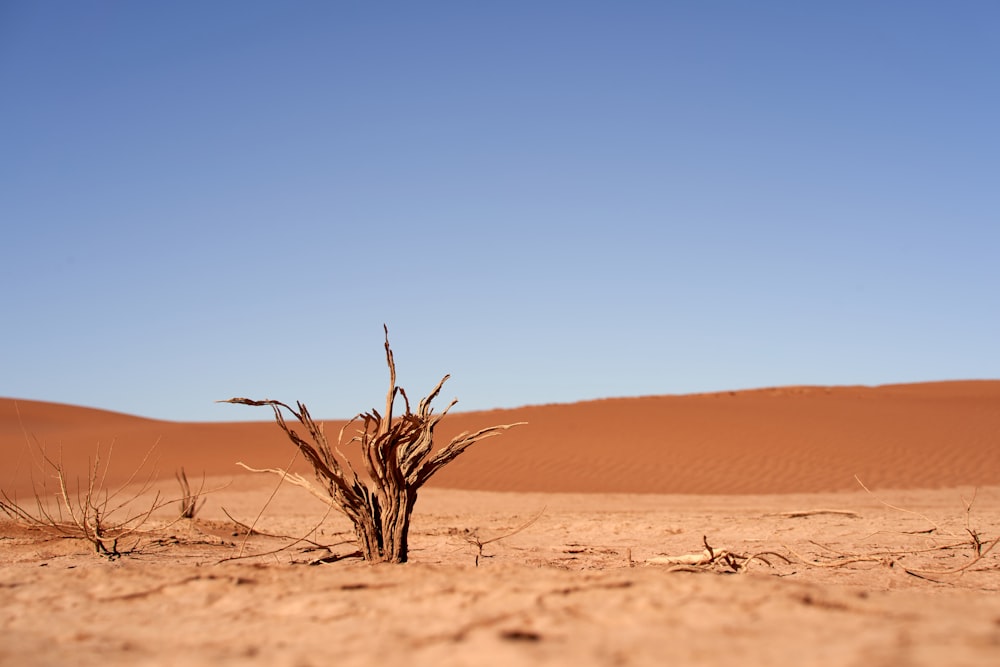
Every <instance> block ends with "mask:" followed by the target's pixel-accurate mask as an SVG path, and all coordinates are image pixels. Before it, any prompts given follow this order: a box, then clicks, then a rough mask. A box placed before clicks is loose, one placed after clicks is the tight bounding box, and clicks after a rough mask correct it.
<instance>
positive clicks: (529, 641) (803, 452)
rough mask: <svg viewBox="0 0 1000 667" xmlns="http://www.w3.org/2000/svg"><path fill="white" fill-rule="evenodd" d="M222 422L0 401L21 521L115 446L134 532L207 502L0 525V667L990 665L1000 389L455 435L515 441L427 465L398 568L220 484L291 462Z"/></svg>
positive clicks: (256, 431) (111, 478)
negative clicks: (121, 515)
mask: <svg viewBox="0 0 1000 667" xmlns="http://www.w3.org/2000/svg"><path fill="white" fill-rule="evenodd" d="M311 407H312V409H313V412H314V413H319V412H320V410H319V407H320V406H311ZM358 407H359V408H363V407H367V406H358ZM220 409H226V410H230V411H232V413H233V419H234V420H235V419H257V420H260V421H254V422H249V421H246V422H237V421H234V422H232V423H206V424H198V423H175V422H166V421H157V420H151V419H143V418H139V417H132V416H128V415H121V414H117V413H111V412H105V411H100V410H94V409H89V408H80V407H73V406H65V405H58V404H51V403H40V402H34V401H23V400H17V401H15V400H14V399H0V447H2V451H3V459H2V461H3V464H2V466H0V488H2V489H3V490H4V491H5V492H7V493H8V495H10V496H14V497H16V499H17V501H18V502H19V503H20V504H22V505H24V506H25V507H27V508H29V509H30V508H33V507H34V492H35V491H38V490H40V491H41V492H42V493H46V492H51V491H53V490H54V489H53V486H52V480H51V479H48V478H47V476H46V473H45V471H44V470H43V469H41V468H39V467H38V462H39V454H38V452H39V450H40V448H44V450H45V452H46V453H47V454H48V455H50V456H51V457H53V458H56V457H57V456H58V457H61V460H62V462H63V465H64V467H65V469H66V470H69V471H78V474H79V475H80V476H83V477H85V476H86V467H87V461H88V458H92V457H93V456H94V454H95V451H96V449H97V446H98V444H99V443H100V445H101V447H102V452H103V455H104V457H105V460H108V459H107V448H108V446H109V445H111V443H112V442H113V443H114V447H113V452H112V454H111V458H110V461H111V464H110V466H109V468H108V471H107V476H106V478H104V479H103V482H104V485H105V486H106V487H107V488H109V489H117V488H119V487H120V486H121V485H123V484H125V483H126V482H127V481H128V478H129V476H130V474H131V473H132V472H133V471H134V470H135V469H136V468H137V467H138V466H139V465H140V464H141V463H142V460H143V458H144V457H145V455H146V454H147V453H149V452H150V449H151V448H153V446H154V444H155V448H153V449H152V456H151V457H150V460H149V461H148V462H147V464H146V466H145V467H144V468H143V472H142V474H141V475H140V477H139V478H140V479H144V478H145V475H146V474H147V472H148V474H149V475H151V476H152V477H153V479H154V481H153V488H152V489H150V491H149V492H148V493H146V494H144V495H142V496H141V497H139V498H136V499H135V500H134V501H133V502H132V503H131V504H130V507H129V508H128V509H129V510H130V511H132V513H133V514H135V513H137V512H139V511H141V510H142V509H143V508H144V507H147V506H148V505H149V503H150V502H152V497H153V496H152V495H151V494H152V493H153V492H156V491H159V492H160V493H161V499H164V498H165V499H172V498H175V497H177V496H178V494H179V490H178V485H177V482H176V481H175V480H174V479H173V474H174V471H175V470H177V469H179V468H180V467H182V466H183V467H184V468H185V470H186V471H187V474H188V476H189V477H190V478H191V479H192V481H193V482H195V483H196V485H198V484H201V480H202V475H204V476H205V477H204V480H205V481H204V485H205V489H207V490H208V492H207V493H205V494H204V505H203V506H202V507H201V509H200V511H199V512H198V514H197V516H196V518H195V519H184V520H178V519H176V513H177V506H176V505H166V506H164V507H162V508H161V509H159V510H158V511H157V512H155V513H154V515H153V516H152V517H151V518H150V519H149V521H147V522H146V523H145V524H144V525H143V529H144V530H143V532H142V533H140V534H137V535H136V536H135V538H134V540H130V541H128V543H127V544H123V545H122V549H123V551H124V550H127V549H133V550H132V552H131V553H128V554H127V555H123V556H122V557H120V558H115V559H109V558H106V557H102V556H99V555H97V554H96V553H95V552H94V550H93V547H92V546H91V545H90V544H89V543H87V542H86V541H83V540H75V539H65V538H60V537H57V536H53V535H51V534H49V533H46V532H44V531H38V530H32V529H30V528H28V527H26V526H24V525H21V524H19V523H18V522H15V521H12V520H6V518H5V517H3V516H2V515H0V519H5V520H3V521H2V523H0V601H2V605H0V624H2V627H3V629H4V638H5V640H4V642H3V643H2V644H0V664H11V665H51V664H74V665H109V664H139V665H174V664H176V665H181V664H183V665H237V664H239V665H244V664H247V665H294V666H300V665H301V666H304V665H320V664H329V663H331V662H336V663H337V664H342V665H367V664H390V665H391V664H416V665H508V664H559V665H563V664H565V665H570V664H572V665H578V664H579V665H663V664H692V665H724V664H725V665H729V664H732V663H738V664H741V665H781V664H795V665H862V664H864V665H876V666H878V665H980V666H981V665H990V664H1000V595H998V592H1000V546H997V547H996V548H993V547H994V546H995V545H996V544H997V542H996V540H997V539H998V538H1000V381H968V382H945V383H927V384H914V385H894V386H883V387H830V388H827V387H784V388H774V389H763V390H756V391H740V392H726V393H719V394H703V395H692V396H662V397H643V398H629V399H608V400H601V401H592V402H584V403H576V404H570V405H545V406H532V407H525V408H518V409H514V410H495V411H489V412H469V413H456V414H453V415H449V416H448V417H446V418H445V420H444V421H443V422H442V424H441V427H440V429H439V434H438V435H439V437H438V439H439V441H440V442H442V443H443V442H446V441H447V438H448V437H449V436H451V435H453V434H455V433H457V432H459V431H462V430H468V429H477V428H480V427H483V426H489V425H493V424H500V423H512V422H521V421H524V422H528V424H527V425H525V426H520V427H517V428H515V429H513V430H511V431H509V432H507V433H506V434H504V435H502V436H500V437H498V438H495V439H490V440H486V441H484V442H481V443H479V444H477V445H476V446H474V447H473V448H472V449H471V450H469V451H468V452H466V453H465V454H464V455H463V456H462V457H460V458H459V459H458V460H456V461H455V462H454V463H453V464H451V465H450V466H448V467H446V468H444V469H443V471H442V472H441V473H440V474H439V475H438V476H437V477H436V478H434V479H433V480H432V481H431V482H430V484H429V485H428V486H427V487H426V488H424V489H423V490H422V491H421V494H420V499H419V501H418V503H417V505H416V510H415V512H414V518H413V526H412V531H411V553H410V562H409V563H407V564H405V565H378V566H372V565H367V564H365V563H363V562H360V561H359V560H357V559H356V558H351V557H350V554H351V553H352V551H353V546H352V544H351V538H352V535H351V532H350V524H349V522H348V521H347V520H346V519H345V518H344V517H343V516H341V515H339V514H337V513H336V512H327V510H326V508H325V506H324V505H323V504H322V503H321V502H320V501H318V500H317V499H315V498H313V497H312V496H309V495H308V494H306V493H305V492H304V491H302V490H301V489H297V488H294V487H290V486H288V485H285V486H281V487H279V486H278V485H277V479H276V478H275V477H273V476H271V475H255V474H251V473H247V472H245V471H243V470H242V469H240V468H238V467H237V466H236V465H235V462H236V461H244V462H246V463H247V464H249V465H252V466H254V467H261V468H262V467H276V466H285V465H287V464H288V463H289V461H290V460H291V459H292V455H293V448H292V446H291V445H290V444H289V443H288V442H287V441H286V440H285V439H284V437H283V435H282V434H281V433H280V431H279V430H278V429H277V427H276V426H275V425H274V424H273V423H271V422H270V421H267V420H268V418H269V412H268V411H267V410H265V409H263V408H258V409H256V410H258V411H255V410H254V409H252V408H246V407H242V406H220ZM342 424H343V422H342V421H337V420H331V421H330V422H328V423H327V425H326V428H327V432H328V433H331V432H332V433H336V431H337V430H338V429H339V428H340V426H341V425H342ZM858 480H861V481H863V483H864V484H865V485H866V486H867V488H868V490H865V489H864V488H862V487H861V485H860V483H859V481H858ZM74 482H75V480H74ZM43 484H44V488H43ZM131 488H135V485H133V486H132V487H129V489H131ZM123 497H125V498H128V497H130V496H129V495H127V494H126V495H125V496H123ZM237 522H239V523H237ZM241 524H242V525H245V524H253V525H254V527H255V533H256V534H254V535H249V536H248V535H246V530H245V528H244V527H243V526H242V525H241ZM526 524H527V525H526ZM518 529H520V530H518ZM302 537H307V538H308V539H307V540H305V541H296V539H295V538H302ZM706 544H707V545H708V546H710V547H711V548H712V550H713V551H712V552H711V555H714V556H715V559H714V560H713V562H711V563H708V564H705V563H701V564H698V563H697V561H698V559H699V558H700V559H702V560H705V559H707V556H706V555H705V553H704V551H705V546H706ZM721 552H726V553H728V554H729V557H728V560H727V559H726V557H725V556H723V555H720V554H721ZM685 563H686V564H685Z"/></svg>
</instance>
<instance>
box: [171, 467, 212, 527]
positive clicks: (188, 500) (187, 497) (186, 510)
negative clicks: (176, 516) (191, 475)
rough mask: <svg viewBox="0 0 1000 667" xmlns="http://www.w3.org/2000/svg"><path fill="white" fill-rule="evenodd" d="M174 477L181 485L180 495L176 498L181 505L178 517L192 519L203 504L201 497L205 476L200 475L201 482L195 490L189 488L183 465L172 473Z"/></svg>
mask: <svg viewBox="0 0 1000 667" xmlns="http://www.w3.org/2000/svg"><path fill="white" fill-rule="evenodd" d="M174 477H176V478H177V483H178V484H180V486H181V497H180V499H179V500H178V502H179V503H180V506H181V511H180V518H182V519H193V518H194V517H195V515H196V514H198V510H200V509H201V507H202V505H204V504H205V499H204V498H202V497H201V496H202V493H203V492H204V490H205V476H204V475H202V476H201V484H200V485H199V486H198V489H197V490H196V491H192V490H191V484H190V483H189V482H188V478H187V474H185V472H184V468H183V467H181V469H180V470H178V471H177V472H176V473H174Z"/></svg>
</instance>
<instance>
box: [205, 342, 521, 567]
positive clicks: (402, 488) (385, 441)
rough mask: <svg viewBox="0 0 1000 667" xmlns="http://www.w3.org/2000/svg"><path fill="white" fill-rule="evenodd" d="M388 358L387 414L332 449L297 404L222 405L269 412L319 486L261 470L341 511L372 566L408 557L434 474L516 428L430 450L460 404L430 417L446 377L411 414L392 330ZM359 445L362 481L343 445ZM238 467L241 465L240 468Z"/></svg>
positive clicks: (359, 421)
mask: <svg viewBox="0 0 1000 667" xmlns="http://www.w3.org/2000/svg"><path fill="white" fill-rule="evenodd" d="M384 329H385V355H386V363H387V364H388V366H389V391H388V393H387V395H386V401H385V411H384V413H379V412H378V410H375V409H373V410H371V411H370V412H365V413H362V414H359V415H357V416H355V417H354V418H353V419H351V421H350V422H348V424H346V425H345V426H344V428H343V429H341V431H340V434H339V436H338V438H337V444H336V445H334V446H331V445H330V443H329V441H328V440H327V438H326V434H325V433H324V430H323V425H322V424H320V423H317V422H316V421H315V420H313V418H312V416H311V415H310V414H309V411H308V409H306V406H305V404H303V403H300V402H296V407H295V408H292V407H290V406H288V405H287V404H285V403H282V402H281V401H274V400H269V399H265V400H251V399H248V398H230V399H228V400H226V401H222V402H224V403H237V404H241V405H252V406H264V405H266V406H269V407H270V408H271V409H272V410H273V411H274V419H275V421H276V422H277V424H278V426H279V427H280V428H281V430H283V431H284V432H285V435H286V436H287V437H288V439H289V440H291V442H292V443H293V444H294V445H295V446H296V447H297V448H298V451H299V452H301V453H302V454H303V455H304V456H305V458H306V460H307V461H308V462H309V464H310V465H311V466H312V468H313V471H314V473H315V476H316V479H317V480H318V482H319V483H320V485H321V486H317V485H315V484H313V483H312V482H311V481H309V480H308V479H306V478H304V477H303V476H301V475H298V474H295V473H292V472H289V471H288V470H284V469H268V470H266V471H260V470H255V469H253V468H249V466H245V465H244V467H246V468H248V469H249V470H254V471H255V472H271V473H275V474H277V475H279V476H281V478H282V479H286V480H288V481H289V482H291V483H293V484H296V485H298V486H301V487H303V488H305V489H306V490H308V491H309V492H310V493H312V494H313V495H314V496H316V497H317V498H319V499H321V500H322V501H323V502H325V503H327V504H329V505H331V506H332V507H334V508H336V509H338V510H340V511H341V512H343V513H344V514H345V515H346V516H347V517H348V518H349V519H350V520H351V522H352V524H353V525H354V531H355V534H356V535H357V540H358V547H359V549H360V551H361V555H362V557H363V558H364V559H365V560H367V561H370V562H390V563H404V562H406V560H407V556H408V551H409V548H408V541H407V540H408V535H409V528H410V517H411V515H412V513H413V506H414V504H415V503H416V501H417V491H418V489H419V488H420V487H421V486H423V485H424V483H426V482H427V480H429V479H430V478H431V477H432V476H433V475H434V473H436V472H437V471H438V470H440V469H441V468H442V467H444V466H445V465H447V464H448V463H450V462H451V461H453V460H454V459H455V458H456V457H457V456H459V455H460V454H462V452H464V451H465V450H466V449H468V448H469V447H471V446H472V445H473V444H475V443H476V442H479V441H480V440H483V439H485V438H489V437H492V436H495V435H499V434H500V433H502V432H503V431H506V430H507V429H509V428H512V427H514V426H517V425H518V424H504V425H500V426H490V427H487V428H484V429H481V430H479V431H476V432H474V433H469V432H465V433H462V434H460V435H458V436H456V437H455V438H453V439H452V440H451V442H450V443H449V444H448V445H447V446H446V447H444V448H442V449H440V450H438V451H436V452H433V451H432V450H433V445H434V429H435V427H436V426H437V424H438V422H440V421H441V419H442V418H443V417H444V415H445V414H447V413H448V410H450V409H451V407H452V406H454V405H455V404H456V403H457V402H458V400H457V399H455V400H452V402H451V403H450V404H449V405H448V407H447V408H445V409H444V411H442V412H441V413H440V414H435V413H434V410H433V408H432V407H431V402H432V401H433V400H434V399H435V398H436V397H437V395H438V394H439V393H440V391H441V387H442V386H443V385H444V383H445V381H447V380H448V378H449V377H450V376H448V375H445V376H444V377H443V378H442V379H441V381H440V382H438V384H437V386H436V387H434V389H433V390H432V391H431V393H430V394H428V395H427V397H426V398H423V399H422V400H421V401H420V403H419V404H418V405H417V410H416V412H414V411H413V410H412V409H411V406H410V401H409V398H407V395H406V392H405V391H404V390H403V389H402V388H401V387H397V386H396V364H395V361H394V359H393V354H392V348H391V347H390V346H389V331H388V328H385V327H384ZM397 396H398V397H401V398H402V399H403V403H404V408H405V409H404V411H403V414H401V415H399V416H394V409H395V403H396V399H397ZM283 411H284V412H287V413H288V414H290V415H292V416H293V417H294V418H295V419H296V420H297V421H298V422H299V423H300V424H302V426H304V427H305V429H306V432H307V434H308V439H306V438H304V437H303V436H300V435H299V434H298V432H296V431H295V430H294V429H293V428H292V427H290V426H289V425H288V423H287V422H286V421H285V417H284V414H283ZM351 425H358V427H357V428H356V431H355V435H354V436H353V437H351V438H350V439H349V440H348V441H347V442H346V443H345V442H344V433H345V431H346V430H347V428H348V427H349V426H351ZM353 443H358V445H360V448H361V454H362V461H363V462H364V467H365V472H366V473H367V480H366V481H362V479H361V478H360V477H359V475H358V473H357V471H356V470H355V469H354V467H353V466H352V465H351V462H350V460H348V458H347V457H346V456H344V454H343V452H342V450H341V447H346V446H347V445H350V444H353ZM240 465H243V464H240Z"/></svg>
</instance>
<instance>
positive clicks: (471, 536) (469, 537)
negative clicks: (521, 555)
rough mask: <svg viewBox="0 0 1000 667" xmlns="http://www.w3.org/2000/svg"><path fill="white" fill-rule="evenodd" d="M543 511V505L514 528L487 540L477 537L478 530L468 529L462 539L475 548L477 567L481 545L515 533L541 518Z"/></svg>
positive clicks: (480, 555)
mask: <svg viewBox="0 0 1000 667" xmlns="http://www.w3.org/2000/svg"><path fill="white" fill-rule="evenodd" d="M544 513H545V508H544V507H543V508H542V509H540V510H539V511H538V513H537V514H535V515H534V516H533V517H531V518H530V519H528V520H527V521H525V522H524V523H522V524H521V525H520V526H518V527H517V528H515V529H514V530H512V531H510V532H507V533H504V534H503V535H496V536H494V537H491V538H489V539H487V540H484V539H482V538H481V537H479V531H478V530H474V531H470V532H469V533H467V534H465V535H463V536H462V539H464V540H465V541H466V542H468V543H469V544H471V545H472V546H474V547H475V548H476V567H479V559H480V558H482V557H483V547H485V546H486V545H487V544H493V543H494V542H499V541H500V540H505V539H507V538H508V537H513V536H514V535H517V534H518V533H520V532H521V531H522V530H524V529H525V528H527V527H528V526H530V525H531V524H533V523H535V522H536V521H538V520H539V519H540V518H541V516H542V514H544Z"/></svg>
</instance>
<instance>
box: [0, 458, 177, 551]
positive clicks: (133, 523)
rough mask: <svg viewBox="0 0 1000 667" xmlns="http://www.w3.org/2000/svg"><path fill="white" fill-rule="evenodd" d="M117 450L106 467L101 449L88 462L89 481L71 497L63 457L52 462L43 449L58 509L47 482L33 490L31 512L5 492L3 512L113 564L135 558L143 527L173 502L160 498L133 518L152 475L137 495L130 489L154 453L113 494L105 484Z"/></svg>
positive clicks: (78, 483)
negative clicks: (85, 545) (77, 542)
mask: <svg viewBox="0 0 1000 667" xmlns="http://www.w3.org/2000/svg"><path fill="white" fill-rule="evenodd" d="M113 448H114V444H113V443H112V445H111V446H109V447H108V451H107V453H106V456H105V457H104V458H103V462H102V456H101V447H100V445H98V447H97V451H96V453H95V455H94V458H93V459H92V460H90V459H88V462H87V471H86V473H87V474H86V478H85V481H84V482H83V483H81V481H80V479H79V478H77V479H76V483H75V485H74V486H75V488H74V490H73V491H70V481H69V480H70V475H69V473H68V472H67V470H66V468H65V466H64V465H63V463H62V457H61V456H60V457H59V458H58V459H53V458H51V457H50V456H49V455H48V454H46V453H45V450H44V449H40V451H41V463H40V465H41V466H42V468H43V469H44V470H45V471H46V473H47V475H48V476H50V477H51V478H52V479H54V480H55V481H56V483H57V484H58V487H59V488H58V491H57V492H56V494H55V501H54V503H53V502H52V498H51V497H50V496H49V494H48V493H47V490H46V487H45V484H44V482H43V483H42V485H41V486H40V487H39V486H36V487H35V490H34V494H33V496H34V509H33V510H32V509H30V508H28V507H25V506H24V505H22V504H20V503H19V502H18V501H17V499H16V498H12V497H10V496H9V495H8V494H7V493H6V492H0V497H2V499H0V511H3V512H4V513H5V514H7V515H8V516H10V517H11V518H12V519H14V520H15V521H17V522H19V523H21V524H22V525H25V526H27V527H30V528H34V529H38V530H42V531H45V532H47V533H50V534H53V535H59V536H63V537H70V538H77V539H84V540H87V541H88V542H90V543H91V544H92V545H93V546H94V550H95V551H96V552H97V553H98V554H100V555H102V556H105V557H107V558H109V559H112V560H113V559H115V558H119V557H121V556H122V555H125V554H128V553H131V552H132V551H134V550H135V548H136V546H137V545H138V542H139V539H140V533H141V529H142V527H143V525H144V524H145V523H146V522H147V521H148V520H149V518H150V516H151V515H152V514H153V512H155V511H156V510H157V509H159V508H161V507H164V506H165V505H168V504H170V503H171V502H175V501H161V500H160V494H159V493H157V494H155V497H154V498H153V499H152V500H151V501H150V503H149V506H148V507H145V509H143V510H141V511H139V512H138V513H132V506H133V505H134V503H135V502H136V501H137V500H138V499H139V498H140V497H141V496H143V495H145V494H146V493H147V492H148V491H149V489H150V487H151V485H152V481H153V474H152V473H150V475H149V476H148V477H147V478H146V479H145V480H144V482H143V483H142V484H141V485H140V486H139V487H138V489H136V490H133V491H128V489H129V488H130V487H131V486H132V484H133V482H134V481H135V478H136V477H137V476H138V475H139V473H140V472H141V471H142V469H143V468H144V467H145V466H146V463H147V462H148V460H149V457H150V454H151V453H152V449H150V451H149V452H147V453H146V456H145V457H144V458H143V460H142V462H141V463H140V464H139V465H138V466H137V467H136V468H135V470H133V472H132V474H131V475H130V476H129V478H128V480H127V481H126V482H125V483H124V484H123V485H121V486H120V487H119V488H118V489H115V490H111V489H109V488H108V487H107V486H106V480H107V475H108V469H109V467H110V462H111V453H112V450H113ZM53 504H54V507H53ZM126 543H127V547H126Z"/></svg>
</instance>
